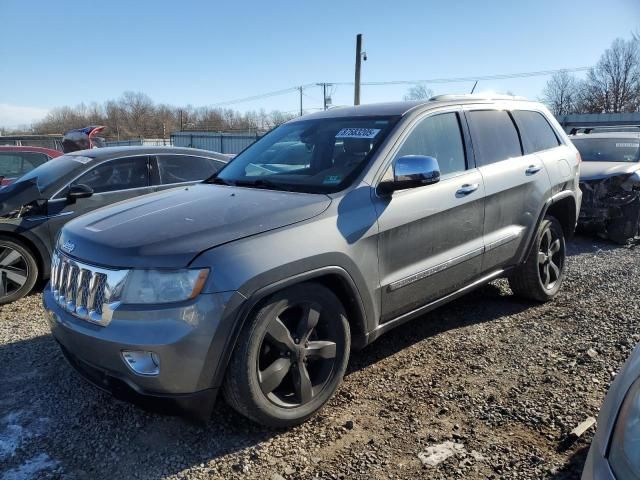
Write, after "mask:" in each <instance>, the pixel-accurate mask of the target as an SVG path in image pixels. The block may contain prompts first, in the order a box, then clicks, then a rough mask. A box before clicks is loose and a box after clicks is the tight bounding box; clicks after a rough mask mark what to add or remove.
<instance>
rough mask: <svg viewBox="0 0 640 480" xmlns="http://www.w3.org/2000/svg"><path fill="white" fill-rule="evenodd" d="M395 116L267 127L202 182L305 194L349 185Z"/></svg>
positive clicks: (339, 188) (393, 122)
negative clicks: (255, 139)
mask: <svg viewBox="0 0 640 480" xmlns="http://www.w3.org/2000/svg"><path fill="white" fill-rule="evenodd" d="M398 118H399V117H343V118H322V119H315V120H303V121H299V122H292V123H287V124H284V125H282V126H280V127H278V128H276V129H275V130H273V131H271V132H270V133H268V134H267V135H265V136H264V137H262V138H261V139H260V140H258V141H257V142H256V143H254V144H253V145H251V146H250V147H249V148H247V149H246V150H245V151H244V152H242V153H241V154H240V155H238V156H237V157H236V158H234V159H233V160H232V161H231V162H229V164H227V166H225V167H224V168H223V169H222V170H220V172H218V173H217V175H215V176H214V177H212V178H210V179H209V180H207V182H208V183H220V184H226V185H235V186H242V187H253V188H266V189H271V190H287V191H296V192H308V193H332V192H337V191H340V190H342V189H344V188H346V187H347V186H348V185H350V184H351V183H352V182H353V180H354V179H355V177H356V176H357V175H358V174H359V173H360V172H361V171H362V170H363V169H364V168H365V166H366V165H367V163H368V162H369V159H370V158H371V156H372V155H373V153H374V152H375V150H376V149H377V147H378V146H379V145H380V143H381V142H382V140H383V139H384V138H385V137H386V136H387V135H388V133H389V131H390V130H391V128H392V127H393V125H395V123H396V122H397V120H398Z"/></svg>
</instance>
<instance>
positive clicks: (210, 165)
mask: <svg viewBox="0 0 640 480" xmlns="http://www.w3.org/2000/svg"><path fill="white" fill-rule="evenodd" d="M223 165H224V164H223V163H222V162H219V161H217V160H211V159H209V158H203V157H193V156H190V155H159V156H158V171H159V172H160V183H161V184H163V185H167V184H170V183H182V182H194V181H198V180H204V179H205V178H209V177H210V176H211V175H213V174H214V173H216V172H217V171H218V170H219V169H220V168H221V167H222V166H223Z"/></svg>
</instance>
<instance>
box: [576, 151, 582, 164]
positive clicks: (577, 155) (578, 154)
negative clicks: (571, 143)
mask: <svg viewBox="0 0 640 480" xmlns="http://www.w3.org/2000/svg"><path fill="white" fill-rule="evenodd" d="M576 160H578V164H580V163H582V157H581V156H580V152H576Z"/></svg>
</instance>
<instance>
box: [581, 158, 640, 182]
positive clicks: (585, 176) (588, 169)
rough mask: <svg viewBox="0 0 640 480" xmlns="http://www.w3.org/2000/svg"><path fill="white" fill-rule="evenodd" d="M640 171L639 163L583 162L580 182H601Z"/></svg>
mask: <svg viewBox="0 0 640 480" xmlns="http://www.w3.org/2000/svg"><path fill="white" fill-rule="evenodd" d="M637 170H640V163H638V162H632V163H630V162H582V163H581V164H580V180H599V179H602V178H607V177H613V176H614V175H625V174H628V173H633V172H635V171H637Z"/></svg>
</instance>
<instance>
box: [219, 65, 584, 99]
mask: <svg viewBox="0 0 640 480" xmlns="http://www.w3.org/2000/svg"><path fill="white" fill-rule="evenodd" d="M590 68H591V67H575V68H558V69H555V70H539V71H535V72H519V73H501V74H494V75H479V76H469V77H450V78H428V79H423V80H388V81H380V82H361V85H368V86H382V85H415V84H420V83H458V82H475V81H485V80H507V79H511V78H527V77H540V76H546V75H553V74H554V73H560V72H567V73H575V72H584V71H587V70H589V69H590ZM354 83H355V82H327V86H329V85H331V86H332V87H333V88H335V86H339V85H340V86H344V85H354ZM317 85H318V84H317V83H307V84H305V85H300V86H295V87H289V88H283V89H282V90H274V91H272V92H266V93H261V94H258V95H252V96H249V97H242V98H236V99H233V100H226V101H224V102H218V103H214V104H212V105H211V106H212V107H224V106H227V105H235V104H237V103H245V102H251V101H254V100H261V99H263V98H269V97H275V96H278V95H284V94H286V93H292V92H296V91H297V92H300V89H301V88H302V89H303V90H304V89H307V88H310V87H314V86H317ZM332 93H333V92H332Z"/></svg>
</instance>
